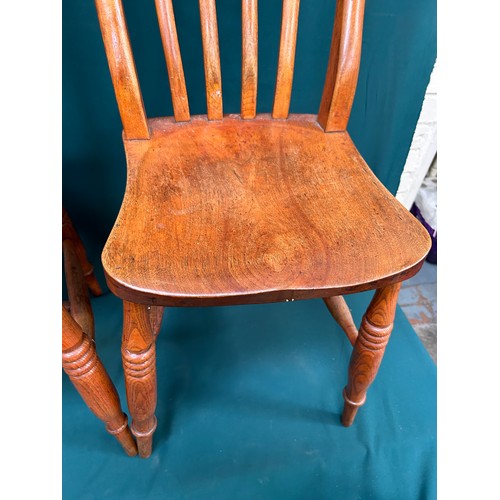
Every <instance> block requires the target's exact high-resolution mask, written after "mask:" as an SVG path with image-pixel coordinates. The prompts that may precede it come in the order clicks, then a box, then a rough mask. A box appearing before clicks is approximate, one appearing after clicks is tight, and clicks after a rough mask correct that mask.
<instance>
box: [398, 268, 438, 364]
mask: <svg viewBox="0 0 500 500" xmlns="http://www.w3.org/2000/svg"><path fill="white" fill-rule="evenodd" d="M436 275H437V265H435V264H430V263H429V262H424V265H423V267H422V269H421V270H420V272H419V273H418V274H417V275H416V276H414V277H413V278H411V279H409V280H408V281H405V282H404V283H403V286H402V288H401V291H400V292H399V305H400V306H401V308H402V309H403V311H404V313H405V314H406V317H407V318H408V320H409V321H410V323H411V324H412V325H413V328H414V329H415V331H416V332H417V335H418V336H419V338H420V340H421V341H422V342H423V344H424V345H425V347H426V348H427V350H428V351H429V354H430V355H431V357H432V359H433V360H434V362H435V363H436V362H437V348H436V347H437V346H436V344H437V298H436V288H437V280H436Z"/></svg>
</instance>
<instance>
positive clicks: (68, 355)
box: [62, 306, 137, 456]
mask: <svg viewBox="0 0 500 500" xmlns="http://www.w3.org/2000/svg"><path fill="white" fill-rule="evenodd" d="M62 366H63V369H64V371H65V372H66V374H67V375H68V377H69V378H70V380H71V382H72V383H73V385H74V386H75V388H76V390H77V391H78V392H79V394H80V396H81V397H82V399H83V400H84V401H85V403H86V404H87V406H88V407H89V409H90V410H91V411H92V413H93V414H94V415H95V416H96V417H97V418H99V419H100V420H102V421H103V422H104V423H105V424H106V430H107V431H108V432H109V433H110V434H111V435H113V436H114V437H115V438H116V439H117V440H118V442H119V443H120V444H121V445H122V447H123V449H124V450H125V452H126V453H127V455H129V456H134V455H137V446H136V444H135V441H134V438H133V437H132V434H131V433H130V429H129V427H128V419H127V415H125V413H123V411H122V409H121V406H120V399H119V397H118V393H117V392H116V388H115V386H114V385H113V382H112V381H111V379H110V378H109V375H108V373H107V372H106V369H105V368H104V366H103V364H102V362H101V360H100V359H99V357H98V356H97V353H96V349H95V344H94V342H93V341H92V340H91V339H90V338H89V336H88V335H87V334H86V333H85V332H84V331H83V330H82V329H81V327H80V326H79V325H78V323H77V322H76V321H75V320H74V319H73V318H72V317H71V315H70V314H69V312H68V311H66V309H65V308H64V306H63V307H62Z"/></svg>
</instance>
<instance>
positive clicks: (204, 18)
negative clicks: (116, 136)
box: [95, 0, 365, 140]
mask: <svg viewBox="0 0 500 500" xmlns="http://www.w3.org/2000/svg"><path fill="white" fill-rule="evenodd" d="M192 1H193V2H194V0H192ZM95 3H96V7H97V12H98V19H99V24H100V27H101V32H102V36H103V41H104V46H105V49H106V56H107V59H108V64H109V68H110V72H111V77H112V81H113V86H114V90H115V95H116V99H117V101H118V108H119V111H120V116H121V119H122V124H123V128H124V138H125V139H128V140H130V139H149V137H150V131H149V128H148V121H147V117H146V112H145V109H144V103H143V99H142V94H141V90H140V86H139V80H138V77H137V72H136V68H135V63H134V58H133V54H132V48H131V44H130V40H129V35H128V31H127V25H126V21H125V15H124V11H123V5H122V0H95ZM155 4H156V11H157V16H158V23H159V28H160V34H161V40H162V44H163V50H164V53H165V60H166V64H167V70H168V75H169V82H170V90H171V95H172V105H173V111H174V119H175V121H176V122H186V121H189V120H190V118H191V115H190V110H189V102H188V95H187V90H186V81H185V77H184V70H183V65H182V57H181V51H180V47H179V40H178V37H177V28H176V22H175V17H174V9H173V5H172V0H155ZM364 4H365V0H337V2H336V11H335V21H334V27H333V34H332V42H331V48H330V56H329V60H328V66H327V71H326V78H325V83H324V87H323V94H322V98H321V103H320V107H319V111H318V115H317V121H318V123H319V125H321V127H322V128H323V129H324V131H325V132H335V131H345V130H346V127H347V123H348V121H349V116H350V113H351V108H352V103H353V101H354V94H355V91H356V83H357V78H358V73H359V64H360V57H361V38H362V31H363V13H364ZM299 7H300V0H283V9H282V20H281V35H280V47H279V56H278V67H277V75H276V86H275V94H274V103H273V109H272V118H274V119H287V118H288V114H289V108H290V99H291V93H292V84H293V74H294V66H295V64H294V63H295V53H296V43H297V28H298V20H299ZM199 9H200V20H201V35H202V37H201V38H202V45H203V62H204V68H205V87H206V101H207V118H208V120H222V119H223V103H222V78H221V65H220V54H219V37H218V27H217V13H216V2H215V0H199ZM257 75H258V0H242V69H241V77H242V78H241V111H240V113H241V117H242V118H243V119H252V118H255V116H256V114H257V113H256V109H257Z"/></svg>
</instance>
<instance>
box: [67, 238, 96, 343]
mask: <svg viewBox="0 0 500 500" xmlns="http://www.w3.org/2000/svg"><path fill="white" fill-rule="evenodd" d="M63 257H64V276H65V278H66V288H67V290H68V299H69V305H70V310H71V315H72V316H73V318H74V320H75V321H76V322H77V323H78V324H79V325H80V327H81V328H82V330H83V331H84V332H85V333H86V334H87V335H88V336H89V338H90V339H93V338H94V314H93V312H92V306H91V305H90V298H89V294H88V291H87V284H86V283H85V278H84V276H83V271H82V268H81V266H80V261H79V260H78V257H77V255H76V252H75V248H74V245H73V241H72V240H70V239H69V238H68V239H65V240H63Z"/></svg>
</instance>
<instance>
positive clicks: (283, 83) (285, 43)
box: [273, 0, 300, 118]
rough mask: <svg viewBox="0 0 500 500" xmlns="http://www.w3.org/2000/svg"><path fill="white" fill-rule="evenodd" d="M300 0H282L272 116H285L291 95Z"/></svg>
mask: <svg viewBox="0 0 500 500" xmlns="http://www.w3.org/2000/svg"><path fill="white" fill-rule="evenodd" d="M299 6H300V0H283V14H282V19H281V38H280V52H279V58H278V75H277V77H276V90H275V93H274V106H273V118H287V117H288V110H289V109H290V98H291V95H292V83H293V69H294V65H295V46H296V44H297V27H298V22H299Z"/></svg>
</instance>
